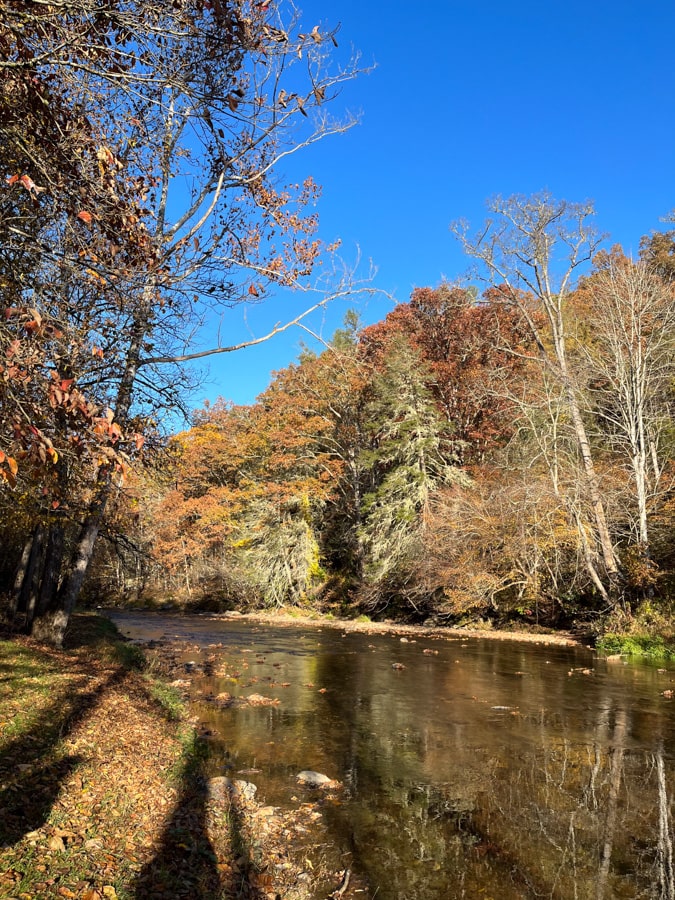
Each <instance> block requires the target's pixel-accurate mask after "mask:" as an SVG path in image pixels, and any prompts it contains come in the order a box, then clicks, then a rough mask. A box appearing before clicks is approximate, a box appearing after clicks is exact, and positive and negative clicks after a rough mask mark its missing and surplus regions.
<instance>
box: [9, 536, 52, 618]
mask: <svg viewBox="0 0 675 900" xmlns="http://www.w3.org/2000/svg"><path fill="white" fill-rule="evenodd" d="M44 546H45V529H44V526H43V525H37V526H36V528H35V531H34V532H33V539H32V542H31V548H30V556H29V559H28V566H27V568H26V572H25V575H24V578H23V582H22V584H21V589H20V590H19V596H18V600H17V606H16V611H17V612H23V613H24V614H25V619H24V629H25V630H26V631H29V630H30V625H31V622H32V621H33V616H34V615H35V606H36V604H37V597H38V592H39V590H40V575H41V574H42V564H43V560H44Z"/></svg>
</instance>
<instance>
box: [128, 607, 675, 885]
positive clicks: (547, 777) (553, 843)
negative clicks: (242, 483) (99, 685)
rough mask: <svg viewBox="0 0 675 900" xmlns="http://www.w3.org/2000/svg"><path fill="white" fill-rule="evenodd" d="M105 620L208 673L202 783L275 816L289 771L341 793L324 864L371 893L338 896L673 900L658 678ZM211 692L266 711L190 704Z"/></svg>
mask: <svg viewBox="0 0 675 900" xmlns="http://www.w3.org/2000/svg"><path fill="white" fill-rule="evenodd" d="M112 617H113V618H114V619H115V621H117V623H118V625H119V627H120V629H121V631H122V632H123V633H126V634H128V635H129V636H130V637H133V638H135V639H142V640H150V639H155V640H162V639H167V640H172V641H173V640H180V641H188V642H189V645H190V649H189V650H188V651H186V652H184V653H183V661H184V662H185V663H187V664H190V663H195V664H196V666H197V667H203V666H204V663H205V661H208V663H207V664H206V671H207V672H216V673H218V674H210V675H209V674H202V675H200V676H199V677H198V678H197V679H195V682H194V690H195V692H201V694H198V693H195V697H196V709H197V711H198V713H199V716H200V718H201V720H202V723H203V726H204V727H205V728H208V729H209V730H211V731H212V732H214V733H215V737H214V740H213V747H214V762H213V766H214V773H222V772H224V771H227V772H229V773H234V774H236V773H241V772H244V773H245V774H244V775H241V774H239V775H238V776H237V777H246V778H247V779H248V780H250V781H252V782H254V783H255V784H257V786H258V789H259V798H260V799H261V800H262V801H263V802H264V803H267V804H271V805H276V806H285V807H293V806H297V805H298V803H300V802H302V801H303V800H306V799H307V796H306V793H303V791H302V789H299V787H298V785H297V782H296V780H295V776H296V774H297V773H298V772H299V771H300V770H302V769H313V770H316V771H319V772H322V773H325V774H327V775H328V776H330V777H331V778H334V779H337V780H339V781H340V782H342V783H343V785H344V790H343V791H342V792H341V795H340V799H339V800H336V801H334V802H327V803H325V804H324V805H323V808H322V814H323V817H324V821H325V823H326V827H327V829H328V833H329V835H330V839H331V845H332V850H331V852H332V853H333V854H334V855H336V858H342V859H344V860H347V861H348V864H349V865H350V867H352V868H353V869H354V871H356V872H359V873H360V875H361V876H362V877H363V878H364V879H365V881H367V883H368V885H369V892H368V893H361V894H359V895H355V896H369V897H372V898H375V897H376V898H378V900H437V898H438V900H441V898H442V900H448V898H464V897H466V898H475V897H480V898H485V900H487V898H494V900H516V898H535V897H552V898H564V900H567V898H579V900H586V898H589V900H590V898H593V900H602V898H664V900H673V898H675V882H674V879H673V850H672V804H673V774H674V769H675V756H674V753H673V747H674V746H675V745H674V743H673V740H674V738H675V727H674V723H675V715H674V713H673V703H675V700H670V699H668V697H667V695H666V696H664V691H665V692H668V691H669V690H670V689H671V688H675V684H674V683H673V682H675V671H674V670H673V669H665V670H658V669H657V668H656V667H652V666H647V665H638V664H622V663H616V662H615V663H611V662H610V663H608V662H607V661H605V660H603V659H599V658H597V657H595V656H594V655H593V654H592V653H591V652H590V651H589V650H586V649H583V648H568V647H556V646H544V645H533V644H530V643H519V642H512V641H496V640H490V639H476V638H468V639H466V640H461V639H457V638H453V639H446V638H441V639H439V638H430V637H422V636H420V637H417V638H416V639H413V638H411V637H410V636H407V640H406V639H403V640H402V639H401V637H400V636H398V635H395V634H391V635H382V634H363V633H348V634H345V633H343V632H342V631H340V630H339V629H333V628H327V627H316V628H307V627H302V628H301V627H292V628H286V627H274V626H260V625H254V624H251V623H246V622H240V621H237V620H236V619H217V618H213V617H201V616H195V617H179V616H173V615H167V614H136V613H117V612H115V613H113V614H112ZM214 645H219V646H214ZM425 650H426V651H427V652H426V653H425V652H424V651H425ZM188 667H189V665H188ZM222 692H228V693H229V694H232V695H233V696H235V697H246V696H249V695H250V694H252V693H257V694H261V695H263V696H265V697H268V698H271V699H278V700H279V704H278V705H276V706H262V707H243V708H229V709H218V708H216V707H215V705H214V704H213V702H208V701H206V700H204V697H208V696H217V695H218V694H221V693H222ZM200 697H201V699H200ZM250 770H256V771H254V772H253V773H251V772H250ZM318 897H325V892H323V893H321V892H319V893H318V894H317V898H318Z"/></svg>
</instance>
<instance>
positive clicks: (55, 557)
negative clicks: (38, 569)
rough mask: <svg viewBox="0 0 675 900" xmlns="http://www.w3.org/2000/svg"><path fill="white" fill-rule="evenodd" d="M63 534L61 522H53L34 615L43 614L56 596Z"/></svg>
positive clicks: (63, 539)
mask: <svg viewBox="0 0 675 900" xmlns="http://www.w3.org/2000/svg"><path fill="white" fill-rule="evenodd" d="M64 543H65V534H64V530H63V525H62V524H61V522H55V523H53V524H52V525H51V526H50V528H49V533H48V535H47V549H46V552H45V561H44V566H43V568H42V579H41V582H40V593H39V595H38V599H37V607H36V610H35V615H36V616H43V615H44V614H45V613H46V612H47V610H48V609H49V608H50V606H51V605H52V603H53V602H54V598H55V597H56V593H57V589H58V586H59V578H60V575H61V565H62V563H63V551H64Z"/></svg>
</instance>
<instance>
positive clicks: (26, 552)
mask: <svg viewBox="0 0 675 900" xmlns="http://www.w3.org/2000/svg"><path fill="white" fill-rule="evenodd" d="M34 539H35V531H33V532H32V533H31V534H30V536H29V537H28V539H27V540H26V543H25V544H24V545H23V552H22V553H21V559H20V560H19V565H18V566H17V569H16V574H15V576H14V584H13V587H12V594H11V597H10V601H9V610H8V614H9V620H10V622H12V623H13V622H14V619H15V618H16V614H17V612H18V609H19V603H20V598H21V588H22V586H23V583H24V581H25V580H26V575H27V573H28V566H29V564H30V556H31V551H32V549H33V541H34Z"/></svg>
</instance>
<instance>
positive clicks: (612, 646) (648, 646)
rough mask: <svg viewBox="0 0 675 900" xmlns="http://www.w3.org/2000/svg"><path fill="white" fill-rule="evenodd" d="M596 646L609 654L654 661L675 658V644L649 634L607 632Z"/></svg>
mask: <svg viewBox="0 0 675 900" xmlns="http://www.w3.org/2000/svg"><path fill="white" fill-rule="evenodd" d="M596 648H597V650H598V651H599V652H600V653H605V654H607V655H608V656H611V655H614V654H616V653H621V654H622V655H625V656H631V657H639V658H642V659H648V660H654V661H664V660H675V646H674V645H672V644H667V643H666V642H665V641H664V639H663V638H662V637H654V636H653V635H649V634H605V635H604V636H603V637H601V638H600V640H599V641H598V643H597V645H596Z"/></svg>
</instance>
